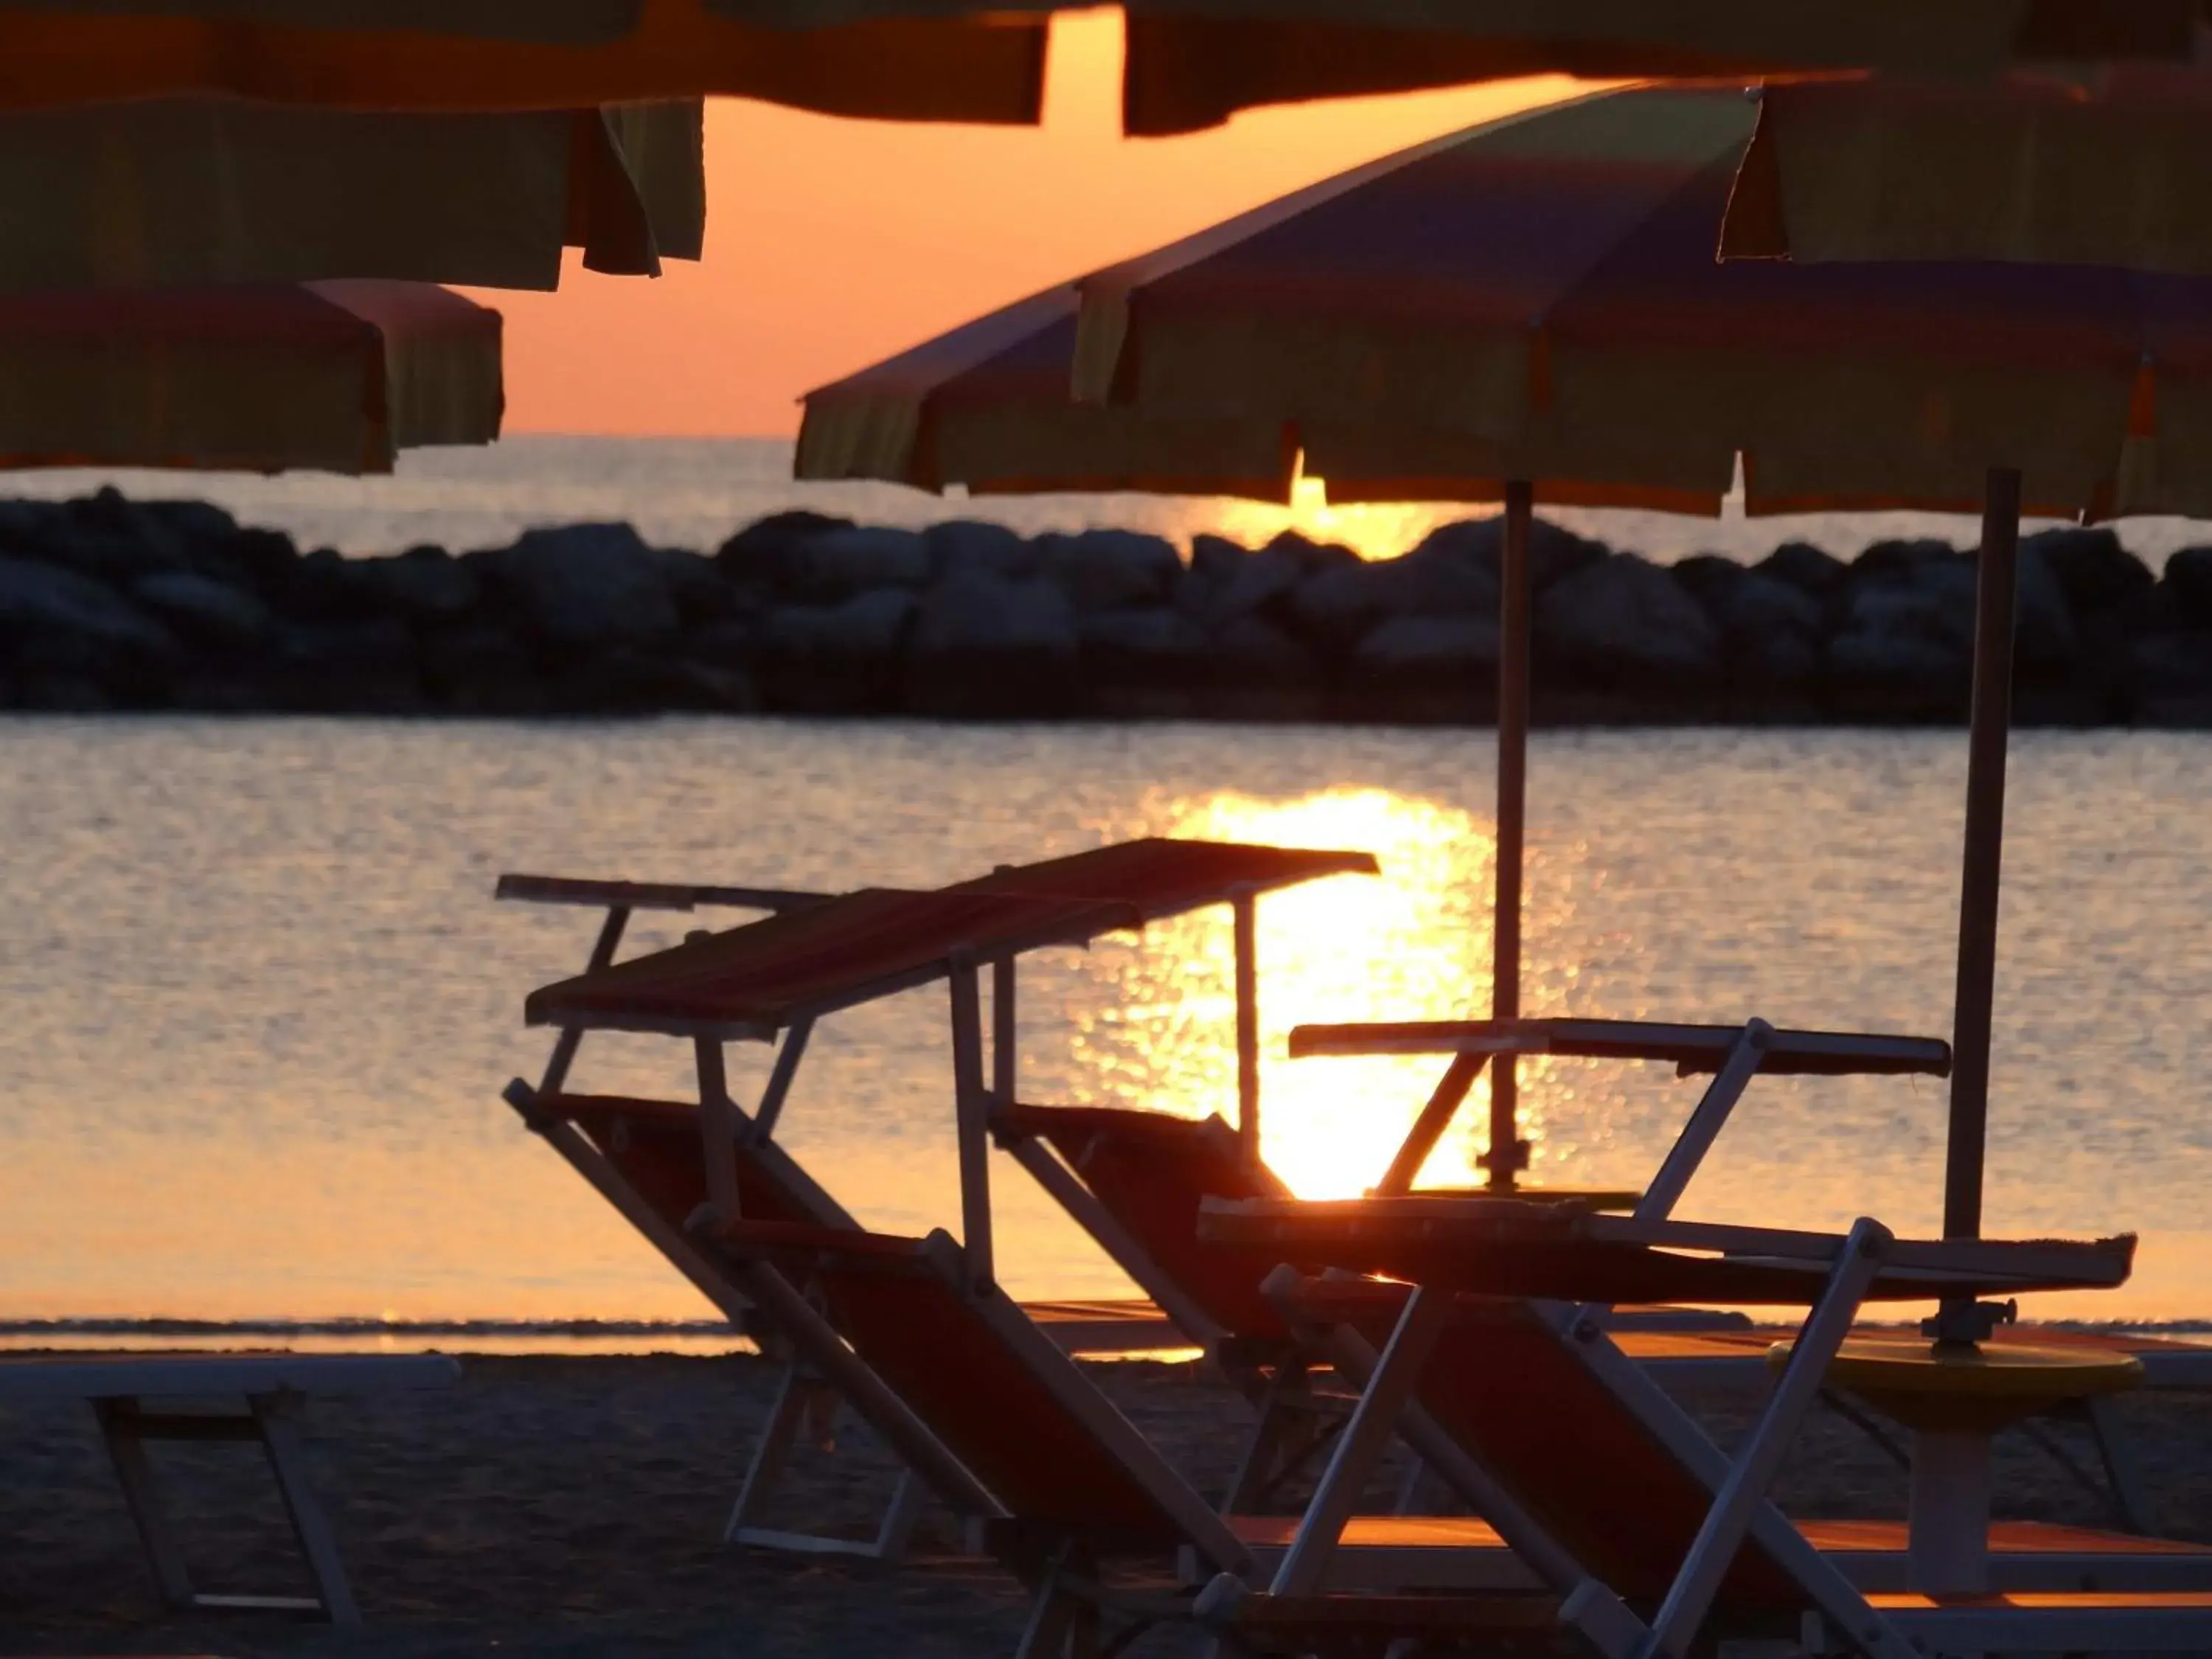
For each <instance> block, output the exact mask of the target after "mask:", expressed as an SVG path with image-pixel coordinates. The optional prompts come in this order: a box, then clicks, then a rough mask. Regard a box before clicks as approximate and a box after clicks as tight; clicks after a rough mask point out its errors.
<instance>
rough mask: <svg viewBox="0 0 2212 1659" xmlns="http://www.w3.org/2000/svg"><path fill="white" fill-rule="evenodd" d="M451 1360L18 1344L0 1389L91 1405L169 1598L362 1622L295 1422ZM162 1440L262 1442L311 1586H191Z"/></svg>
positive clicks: (431, 1378) (428, 1373)
mask: <svg viewBox="0 0 2212 1659" xmlns="http://www.w3.org/2000/svg"><path fill="white" fill-rule="evenodd" d="M459 1369H460V1368H459V1366H458V1365H456V1364H454V1362H453V1361H452V1360H451V1359H448V1358H445V1357H443V1356H442V1355H437V1354H421V1355H396V1354H374V1355H354V1354H345V1355H338V1354H331V1355H306V1356H302V1355H293V1354H284V1355H269V1354H206V1355H202V1354H148V1355H117V1356H105V1355H103V1356H87V1357H85V1358H46V1357H44V1356H25V1357H23V1358H22V1359H21V1361H20V1362H19V1363H9V1362H7V1361H4V1360H0V1399H16V1400H21V1399H34V1398H35V1399H52V1400H60V1399H81V1400H83V1401H86V1402H87V1403H88V1405H89V1406H90V1407H91V1408H92V1411H93V1415H94V1420H95V1421H96V1422H97V1423H98V1424H99V1425H100V1440H101V1442H102V1443H103V1444H104V1445H105V1446H106V1449H107V1455H108V1460H109V1462H111V1463H112V1465H113V1467H114V1469H115V1477H116V1480H117V1483H118V1486H120V1487H121V1488H122V1492H123V1499H124V1503H125V1506H126V1507H127V1508H128V1510H130V1514H131V1525H132V1527H133V1528H134V1529H135V1531H136V1532H137V1536H138V1542H139V1547H140V1548H141V1549H142V1550H143V1552H144V1553H145V1557H146V1564H147V1565H148V1567H149V1569H150V1570H151V1571H152V1574H153V1577H154V1583H155V1588H156V1589H157V1590H159V1592H160V1594H161V1600H162V1601H163V1602H164V1603H165V1604H167V1606H168V1607H173V1608H175V1609H177V1610H179V1611H180V1612H204V1613H246V1612H272V1613H314V1614H318V1615H319V1616H320V1617H322V1618H324V1619H325V1620H329V1621H330V1622H331V1624H334V1625H358V1624H359V1623H360V1622H361V1607H360V1603H359V1602H358V1601H356V1599H355V1596H354V1593H353V1587H352V1584H351V1583H350V1582H349V1580H348V1578H347V1577H346V1571H345V1562H344V1559H343V1556H342V1555H341V1553H340V1552H339V1549H338V1542H337V1534H336V1532H335V1531H334V1530H333V1529H332V1528H331V1522H330V1516H329V1515H328V1513H327V1511H325V1509H324V1507H323V1504H322V1501H321V1499H320V1498H319V1497H318V1496H317V1495H316V1492H315V1488H314V1484H313V1480H311V1479H310V1478H309V1475H308V1471H307V1455H306V1447H305V1444H304V1443H303V1442H302V1440H301V1431H300V1423H301V1413H302V1410H303V1408H304V1407H305V1405H306V1403H307V1397H308V1395H309V1393H310V1392H311V1391H312V1392H316V1393H321V1392H325V1391H327V1392H331V1393H350V1392H356V1391H362V1390H380V1389H391V1388H410V1389H420V1388H438V1387H443V1386H446V1385H447V1384H450V1383H452V1382H453V1379H454V1378H455V1377H456V1376H458V1375H459ZM185 1400H190V1401H195V1402H200V1403H197V1404H196V1405H195V1406H194V1407H193V1408H192V1409H189V1410H185V1409H179V1408H178V1406H177V1404H176V1403H175V1402H177V1401H185ZM216 1401H222V1402H224V1403H222V1404H215V1403H214V1402H216ZM229 1401H236V1402H237V1404H236V1405H235V1406H232V1405H230V1404H229V1403H228V1402H229ZM164 1442H170V1443H197V1444H209V1443H219V1444H243V1445H253V1446H258V1448H259V1449H260V1451H261V1454H262V1456H263V1457H264V1460H265V1461H266V1462H267V1463H268V1465H269V1473H270V1477H271V1478H272V1479H273V1480H275V1482H276V1492H277V1495H278V1497H279V1498H282V1499H283V1505H284V1514H285V1518H286V1520H287V1522H289V1525H290V1528H291V1531H292V1537H293V1540H294V1541H295V1543H296V1544H297V1546H298V1547H299V1551H300V1555H301V1560H302V1561H303V1562H304V1563H305V1565H306V1567H307V1574H308V1577H309V1579H310V1581H311V1583H313V1589H314V1594H313V1595H308V1596H300V1595H262V1594H212V1593H210V1592H207V1591H204V1590H202V1589H199V1588H198V1586H197V1584H196V1583H194V1581H193V1577H192V1571H191V1565H190V1564H189V1562H188V1561H187V1560H186V1559H185V1547H184V1540H183V1537H182V1535H181V1534H180V1533H179V1529H178V1527H177V1524H176V1522H175V1520H174V1519H173V1517H172V1516H171V1515H170V1513H169V1509H168V1505H167V1502H166V1501H165V1499H164V1497H163V1492H162V1483H161V1480H160V1478H159V1477H158V1475H157V1474H156V1473H155V1468H154V1464H153V1460H152V1459H151V1458H150V1457H149V1455H147V1448H148V1447H149V1446H151V1445H155V1444H159V1443H164Z"/></svg>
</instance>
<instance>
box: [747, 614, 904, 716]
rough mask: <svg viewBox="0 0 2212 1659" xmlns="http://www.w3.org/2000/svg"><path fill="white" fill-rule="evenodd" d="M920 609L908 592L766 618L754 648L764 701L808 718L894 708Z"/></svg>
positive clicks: (753, 652)
mask: <svg viewBox="0 0 2212 1659" xmlns="http://www.w3.org/2000/svg"><path fill="white" fill-rule="evenodd" d="M919 604H920V601H919V600H918V599H916V598H915V595H914V594H913V593H912V592H908V590H907V589H905V588H903V587H883V588H878V589H876V590H875V591H874V592H868V593H860V594H855V595H854V597H853V598H851V599H847V600H845V601H843V602H842V603H841V604H838V605H778V606H775V608H773V609H771V610H769V611H765V612H763V614H762V616H761V618H760V623H759V627H758V629H757V631H756V632H755V634H754V636H753V642H752V661H753V675H754V678H755V679H756V681H757V683H758V684H759V687H760V695H761V699H762V702H763V704H764V705H765V706H766V707H768V708H777V709H789V710H793V711H796V712H799V713H806V714H860V713H872V712H878V711H881V710H883V709H885V708H890V707H892V706H894V704H895V702H896V694H897V690H898V684H899V678H900V671H901V666H902V659H903V656H902V653H903V652H904V648H905V645H906V636H907V633H908V629H909V628H911V626H912V625H913V623H914V617H915V611H916V609H917V608H918V606H919Z"/></svg>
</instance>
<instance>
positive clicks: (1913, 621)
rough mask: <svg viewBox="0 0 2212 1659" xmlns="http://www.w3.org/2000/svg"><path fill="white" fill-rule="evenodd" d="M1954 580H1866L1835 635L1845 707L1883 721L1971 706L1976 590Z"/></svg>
mask: <svg viewBox="0 0 2212 1659" xmlns="http://www.w3.org/2000/svg"><path fill="white" fill-rule="evenodd" d="M1948 586H1949V584H1947V583H1945V582H1943V581H1940V580H1939V581H1938V582H1936V583H1933V584H1921V583H1917V582H1915V581H1913V580H1910V579H1909V574H1908V579H1906V580H1878V581H1861V582H1856V583H1854V584H1853V585H1852V586H1851V588H1850V591H1849V592H1848V593H1847V594H1846V596H1845V599H1844V611H1843V614H1842V617H1841V618H1840V620H1839V622H1838V626H1837V628H1836V630H1835V631H1834V633H1832V635H1829V638H1828V641H1827V651H1826V656H1827V677H1828V684H1829V688H1830V691H1831V693H1832V696H1833V697H1834V699H1835V701H1836V703H1837V707H1838V712H1840V713H1843V714H1848V715H1851V716H1854V717H1858V718H1866V719H1876V720H1894V719H1904V720H1929V719H1942V720H1950V719H1954V718H1956V717H1957V716H1958V715H1959V714H1960V713H1961V712H1962V711H1963V710H1964V708H1965V707H1966V692H1967V687H1968V685H1969V684H1970V681H1971V678H1972V663H1973V614H1972V594H1971V592H1969V594H1968V595H1967V603H1966V606H1965V607H1964V609H1963V612H1962V608H1961V606H1960V604H1959V602H1958V596H1957V594H1956V593H1955V592H1951V591H1948Z"/></svg>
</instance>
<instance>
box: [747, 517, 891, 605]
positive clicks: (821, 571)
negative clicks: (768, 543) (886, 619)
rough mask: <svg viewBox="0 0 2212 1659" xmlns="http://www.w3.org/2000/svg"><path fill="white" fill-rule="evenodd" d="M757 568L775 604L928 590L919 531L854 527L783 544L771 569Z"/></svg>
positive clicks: (835, 601)
mask: <svg viewBox="0 0 2212 1659" xmlns="http://www.w3.org/2000/svg"><path fill="white" fill-rule="evenodd" d="M756 568H759V569H764V570H765V571H766V572H767V574H768V575H769V587H770V588H771V589H772V590H773V591H774V592H775V594H776V596H777V597H778V598H780V599H785V600H787V601H789V602H792V603H794V604H799V605H841V604H842V603H843V602H844V601H846V600H847V599H852V598H854V597H855V596H856V595H858V594H862V593H869V592H875V591H876V590H877V589H878V588H885V587H902V588H906V589H908V590H909V591H916V590H919V589H921V588H922V587H925V586H927V585H928V583H929V576H930V555H929V544H928V542H927V541H926V540H925V539H923V537H922V534H921V532H920V531H918V530H900V529H896V528H893V527H890V526H880V525H854V526H846V527H844V528H842V529H832V530H824V531H821V532H817V533H816V534H813V535H810V536H805V537H800V538H795V539H793V540H790V541H787V542H786V543H784V544H782V545H781V548H780V549H779V550H778V551H777V552H776V554H775V559H774V562H773V563H772V564H769V563H768V562H765V561H763V562H760V563H758V564H757V566H756Z"/></svg>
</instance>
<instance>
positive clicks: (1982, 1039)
mask: <svg viewBox="0 0 2212 1659" xmlns="http://www.w3.org/2000/svg"><path fill="white" fill-rule="evenodd" d="M2020 496H2021V480H2020V472H2019V471H2018V469H2017V468H2013V467H1991V468H1990V473H1989V479H1988V483H1987V485H1986V487H1985V490H1984V497H1983V506H1982V546H1981V556H1980V559H1979V562H1978V568H1977V574H1976V577H1975V583H1974V690H1973V713H1972V731H1971V734H1970V736H1969V738H1968V740H1967V749H1966V837H1965V841H1966V848H1965V857H1964V863H1963V869H1962V872H1961V876H1960V888H1959V977H1958V992H1957V997H1956V1000H1955V1003H1954V1012H1953V1016H1952V1027H1951V1121H1950V1135H1949V1143H1948V1147H1947V1149H1946V1152H1945V1154H1944V1166H1943V1237H1946V1238H1972V1237H1978V1235H1979V1234H1980V1232H1981V1229H1982V1166H1983V1156H1984V1143H1985V1142H1986V1140H1987V1138H1988V1133H1989V1117H1990V1021H1991V1011H1992V1007H1993V1005H1994V1000H1995V996H1996V965H1997V899H1998V890H1999V885H2000V878H2001V875H2002V860H2003V856H2004V798H2005V747H2006V741H2007V738H2008V736H2009V734H2010V731H2011V726H2012V675H2013V634H2014V614H2015V604H2016V596H2017V592H2018V587H2019V564H2020ZM1987 1334H1988V1332H1987V1330H1986V1329H1985V1328H1982V1322H1981V1320H1980V1318H1979V1316H1978V1315H1977V1313H1976V1311H1975V1309H1974V1306H1973V1304H1972V1302H1971V1301H1956V1302H1950V1303H1946V1304H1944V1308H1943V1312H1942V1317H1941V1318H1940V1319H1939V1320H1938V1321H1937V1323H1936V1335H1937V1336H1938V1338H1939V1339H1941V1340H1946V1341H1953V1342H1972V1341H1978V1340H1980V1338H1981V1337H1983V1336H1985V1335H1987Z"/></svg>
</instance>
